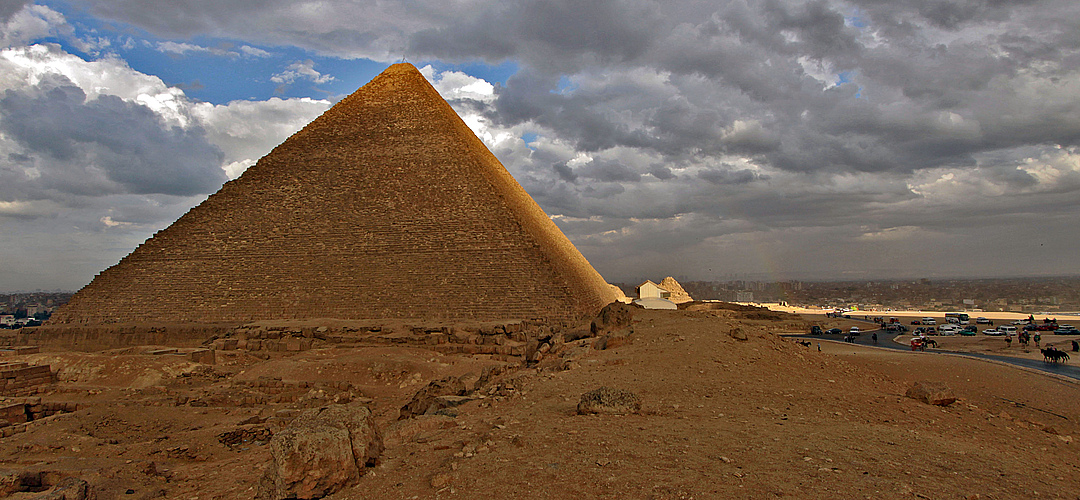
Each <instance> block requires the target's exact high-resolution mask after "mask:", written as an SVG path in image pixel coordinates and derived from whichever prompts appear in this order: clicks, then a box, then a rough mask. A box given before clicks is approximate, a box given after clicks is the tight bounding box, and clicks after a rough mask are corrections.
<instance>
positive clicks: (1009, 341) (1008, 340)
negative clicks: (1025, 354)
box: [1005, 335, 1012, 349]
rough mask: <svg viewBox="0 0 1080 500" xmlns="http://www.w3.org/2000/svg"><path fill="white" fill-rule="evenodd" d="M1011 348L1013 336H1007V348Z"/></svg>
mask: <svg viewBox="0 0 1080 500" xmlns="http://www.w3.org/2000/svg"><path fill="white" fill-rule="evenodd" d="M1010 347H1012V335H1006V336H1005V348H1006V349H1008V348H1010Z"/></svg>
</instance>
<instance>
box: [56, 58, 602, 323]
mask: <svg viewBox="0 0 1080 500" xmlns="http://www.w3.org/2000/svg"><path fill="white" fill-rule="evenodd" d="M613 299H614V295H613V290H612V288H611V287H609V286H608V285H607V284H606V283H605V282H604V280H603V278H601V277H600V275H599V274H598V273H597V272H596V271H595V270H594V269H593V268H592V266H590V265H589V263H588V262H587V261H586V260H585V258H584V257H582V256H581V254H580V253H579V252H578V251H577V249H576V248H574V247H573V245H572V244H570V242H569V240H567V239H566V237H565V236H564V235H563V234H562V233H561V232H560V231H559V230H558V228H557V227H556V226H555V225H554V224H553V223H552V222H551V220H550V219H549V218H548V217H547V216H546V215H545V214H544V213H543V211H542V210H541V209H540V208H539V206H537V205H536V203H535V202H534V201H533V200H532V198H530V197H529V195H528V194H527V193H525V191H524V190H523V189H522V188H521V186H520V185H518V183H517V182H516V181H514V179H513V178H512V177H511V176H510V175H509V173H507V171H506V169H505V168H503V166H502V165H501V164H500V163H499V162H498V160H497V159H495V157H494V156H493V155H492V154H491V153H490V152H489V151H488V150H487V148H486V147H484V145H483V143H482V142H480V140H479V139H477V138H476V136H475V135H474V134H473V133H472V131H471V130H469V128H468V127H467V126H466V125H465V124H464V122H462V121H461V119H460V118H459V117H458V116H457V115H456V114H455V113H454V111H453V109H452V108H451V107H450V106H449V105H448V104H447V103H446V102H445V101H444V100H443V99H442V98H441V97H440V96H439V95H438V93H437V92H436V91H435V89H434V88H432V87H431V85H430V84H429V83H428V82H427V80H426V79H424V77H423V76H422V75H421V74H420V73H419V72H418V71H417V70H416V68H414V67H413V66H411V65H408V64H397V65H394V66H391V67H390V68H388V69H387V70H386V71H385V72H383V73H382V74H381V75H379V76H378V77H376V78H375V79H374V80H372V81H371V82H370V83H369V84H367V85H365V86H364V87H363V88H361V89H360V90H358V91H356V92H355V93H354V94H353V95H351V96H349V97H348V98H346V99H344V100H342V101H341V102H339V103H338V104H337V105H335V106H334V107H333V108H332V109H330V110H329V111H327V112H326V113H325V114H323V115H322V116H320V117H319V118H318V119H316V120H315V121H313V122H312V123H310V124H308V126H307V127H305V128H304V129H303V130H301V131H300V132H297V133H296V134H295V135H293V136H292V137H290V138H289V139H288V140H286V141H285V142H284V143H282V144H281V145H279V146H278V147H276V148H274V150H273V151H271V152H270V154H268V155H267V156H265V157H263V158H262V159H261V160H260V161H259V162H258V164H257V165H255V166H253V167H251V168H250V169H249V170H248V171H247V172H245V173H244V174H243V175H242V176H241V177H240V178H239V179H237V180H235V181H231V182H229V183H226V184H225V186H223V187H222V189H221V190H220V191H218V192H217V193H215V194H214V195H212V196H210V197H209V198H208V199H207V200H206V201H205V202H203V203H202V204H200V205H199V206H197V207H195V208H193V209H192V210H191V211H190V212H188V213H187V214H185V215H184V216H183V217H181V218H180V219H179V220H177V221H176V222H175V223H173V224H172V225H171V226H169V227H168V228H167V229H165V230H164V231H161V232H160V233H158V234H157V235H155V236H154V237H152V238H150V239H149V240H147V241H146V242H145V243H144V244H143V245H141V246H140V247H139V248H137V249H136V250H135V251H134V252H132V253H131V254H130V255H128V256H127V257H125V258H124V259H123V260H121V261H120V263H119V264H117V265H115V266H113V267H111V268H109V269H107V270H105V271H104V272H102V273H101V274H99V275H98V276H97V277H96V278H95V279H94V281H93V282H91V283H90V284H89V285H87V286H86V287H85V288H83V289H82V290H81V291H79V292H78V293H77V294H76V295H75V296H74V297H73V298H72V300H71V302H70V303H69V304H68V305H66V306H65V307H63V308H62V309H60V310H59V311H57V313H56V314H54V315H53V318H52V321H51V323H52V324H56V323H83V324H104V323H135V322H139V323H145V322H194V323H221V322H238V321H251V320H259V319H305V318H342V319H373V318H400V319H428V320H497V319H514V318H549V319H569V318H578V317H582V316H585V315H589V314H593V313H595V312H596V311H597V310H598V309H599V308H600V307H602V306H603V305H604V304H606V303H608V302H610V301H611V300H613Z"/></svg>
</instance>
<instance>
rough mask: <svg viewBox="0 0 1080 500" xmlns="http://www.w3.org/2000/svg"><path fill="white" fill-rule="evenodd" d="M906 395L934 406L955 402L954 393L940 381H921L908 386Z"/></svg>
mask: <svg viewBox="0 0 1080 500" xmlns="http://www.w3.org/2000/svg"><path fill="white" fill-rule="evenodd" d="M906 396H907V397H909V398H911V399H915V400H918V401H922V402H923V403H926V404H931V405H935V406H949V405H951V404H953V403H954V402H956V399H957V397H956V395H955V394H953V392H952V390H951V389H949V387H948V386H946V385H945V384H943V383H941V382H930V381H922V382H915V385H913V386H911V387H910V388H908V390H907V393H906Z"/></svg>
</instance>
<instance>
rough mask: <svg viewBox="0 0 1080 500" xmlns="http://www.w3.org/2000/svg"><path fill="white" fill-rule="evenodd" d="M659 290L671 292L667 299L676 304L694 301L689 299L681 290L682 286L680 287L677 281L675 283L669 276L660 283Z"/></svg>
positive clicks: (688, 295) (684, 291)
mask: <svg viewBox="0 0 1080 500" xmlns="http://www.w3.org/2000/svg"><path fill="white" fill-rule="evenodd" d="M660 288H663V289H664V290H667V291H668V292H671V296H670V297H668V300H670V301H672V302H674V303H676V304H682V303H685V302H693V301H694V299H693V298H692V297H690V294H689V293H686V290H684V289H683V287H682V285H680V284H679V282H678V281H675V278H672V277H671V276H668V277H666V278H664V280H663V281H661V282H660Z"/></svg>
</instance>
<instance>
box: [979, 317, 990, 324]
mask: <svg viewBox="0 0 1080 500" xmlns="http://www.w3.org/2000/svg"><path fill="white" fill-rule="evenodd" d="M975 324H976V325H989V324H990V320H988V319H986V318H984V317H982V316H979V317H978V318H975Z"/></svg>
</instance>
